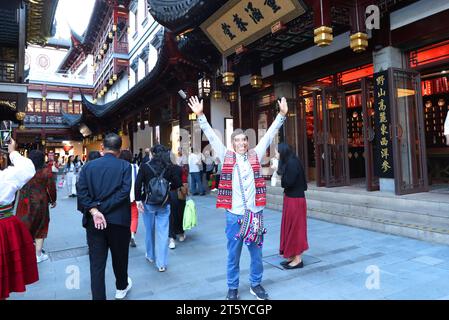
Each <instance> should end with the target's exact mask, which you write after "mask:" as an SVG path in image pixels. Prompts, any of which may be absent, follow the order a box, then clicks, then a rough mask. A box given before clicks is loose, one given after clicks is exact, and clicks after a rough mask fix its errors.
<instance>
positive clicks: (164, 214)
mask: <svg viewBox="0 0 449 320" xmlns="http://www.w3.org/2000/svg"><path fill="white" fill-rule="evenodd" d="M151 153H152V154H153V158H152V159H151V161H150V163H149V165H148V164H147V163H142V165H141V166H140V168H139V174H138V175H137V179H136V185H135V189H134V190H135V198H136V201H137V207H138V208H139V211H140V212H143V222H144V224H145V229H146V234H145V247H146V254H145V257H146V258H147V260H148V261H149V262H151V263H152V262H154V261H156V267H157V268H158V270H159V271H160V272H164V271H165V270H166V268H167V257H168V230H169V221H170V204H169V200H168V199H167V201H165V202H164V203H160V204H149V203H148V193H149V190H148V188H149V183H150V181H151V179H152V178H154V177H155V173H156V174H157V176H159V175H161V174H162V172H163V171H164V170H165V171H164V174H163V177H164V179H165V180H167V181H168V182H169V183H170V190H176V189H178V188H179V187H180V186H181V185H182V183H181V177H180V176H179V175H178V174H177V172H176V170H175V168H174V167H173V165H172V163H171V162H170V155H169V150H168V149H167V148H166V147H164V146H163V145H160V144H158V145H155V146H154V147H153V148H152V149H151ZM150 166H151V168H150ZM167 197H169V193H167Z"/></svg>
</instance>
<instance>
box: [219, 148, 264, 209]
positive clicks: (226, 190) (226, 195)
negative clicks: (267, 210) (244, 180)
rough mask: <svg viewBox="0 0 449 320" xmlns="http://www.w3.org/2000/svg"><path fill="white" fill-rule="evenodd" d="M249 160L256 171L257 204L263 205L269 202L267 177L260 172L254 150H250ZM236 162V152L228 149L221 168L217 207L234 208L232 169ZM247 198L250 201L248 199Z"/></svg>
mask: <svg viewBox="0 0 449 320" xmlns="http://www.w3.org/2000/svg"><path fill="white" fill-rule="evenodd" d="M248 160H249V163H250V164H251V167H252V168H253V172H254V182H255V184H256V199H255V200H256V201H255V202H256V206H258V207H262V206H265V205H266V203H267V188H266V186H265V179H264V178H263V177H262V176H261V174H260V163H259V160H258V159H257V154H256V152H255V151H254V150H249V151H248ZM235 163H236V155H235V152H233V151H230V150H228V151H226V155H225V158H224V162H223V167H222V169H221V175H220V183H219V185H218V196H217V208H224V209H231V208H232V171H233V170H234V166H235ZM236 178H237V177H236ZM237 179H238V178H237ZM246 200H247V201H248V199H246Z"/></svg>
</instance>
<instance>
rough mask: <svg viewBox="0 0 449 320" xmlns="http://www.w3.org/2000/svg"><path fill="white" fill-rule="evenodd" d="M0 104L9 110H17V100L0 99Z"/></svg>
mask: <svg viewBox="0 0 449 320" xmlns="http://www.w3.org/2000/svg"><path fill="white" fill-rule="evenodd" d="M0 105H3V106H6V107H8V108H10V109H11V110H17V102H16V101H10V100H0Z"/></svg>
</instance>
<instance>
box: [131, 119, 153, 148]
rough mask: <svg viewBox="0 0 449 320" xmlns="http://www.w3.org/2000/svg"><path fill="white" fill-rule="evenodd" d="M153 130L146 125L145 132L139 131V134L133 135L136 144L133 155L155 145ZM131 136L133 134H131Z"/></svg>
mask: <svg viewBox="0 0 449 320" xmlns="http://www.w3.org/2000/svg"><path fill="white" fill-rule="evenodd" d="M152 130H153V128H152V127H150V126H148V124H146V125H145V130H141V129H140V128H139V130H138V131H137V132H132V135H133V142H134V150H133V155H134V154H135V153H139V149H140V148H142V150H145V148H150V147H151V146H152V145H153V140H152V136H153V134H152V132H153V131H152ZM130 134H131V132H130Z"/></svg>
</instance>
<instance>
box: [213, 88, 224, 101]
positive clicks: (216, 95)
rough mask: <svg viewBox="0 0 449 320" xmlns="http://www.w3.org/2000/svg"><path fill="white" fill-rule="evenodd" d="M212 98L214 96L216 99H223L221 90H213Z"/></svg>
mask: <svg viewBox="0 0 449 320" xmlns="http://www.w3.org/2000/svg"><path fill="white" fill-rule="evenodd" d="M212 98H214V99H215V100H218V99H221V98H222V94H221V91H220V90H214V91H212Z"/></svg>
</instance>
